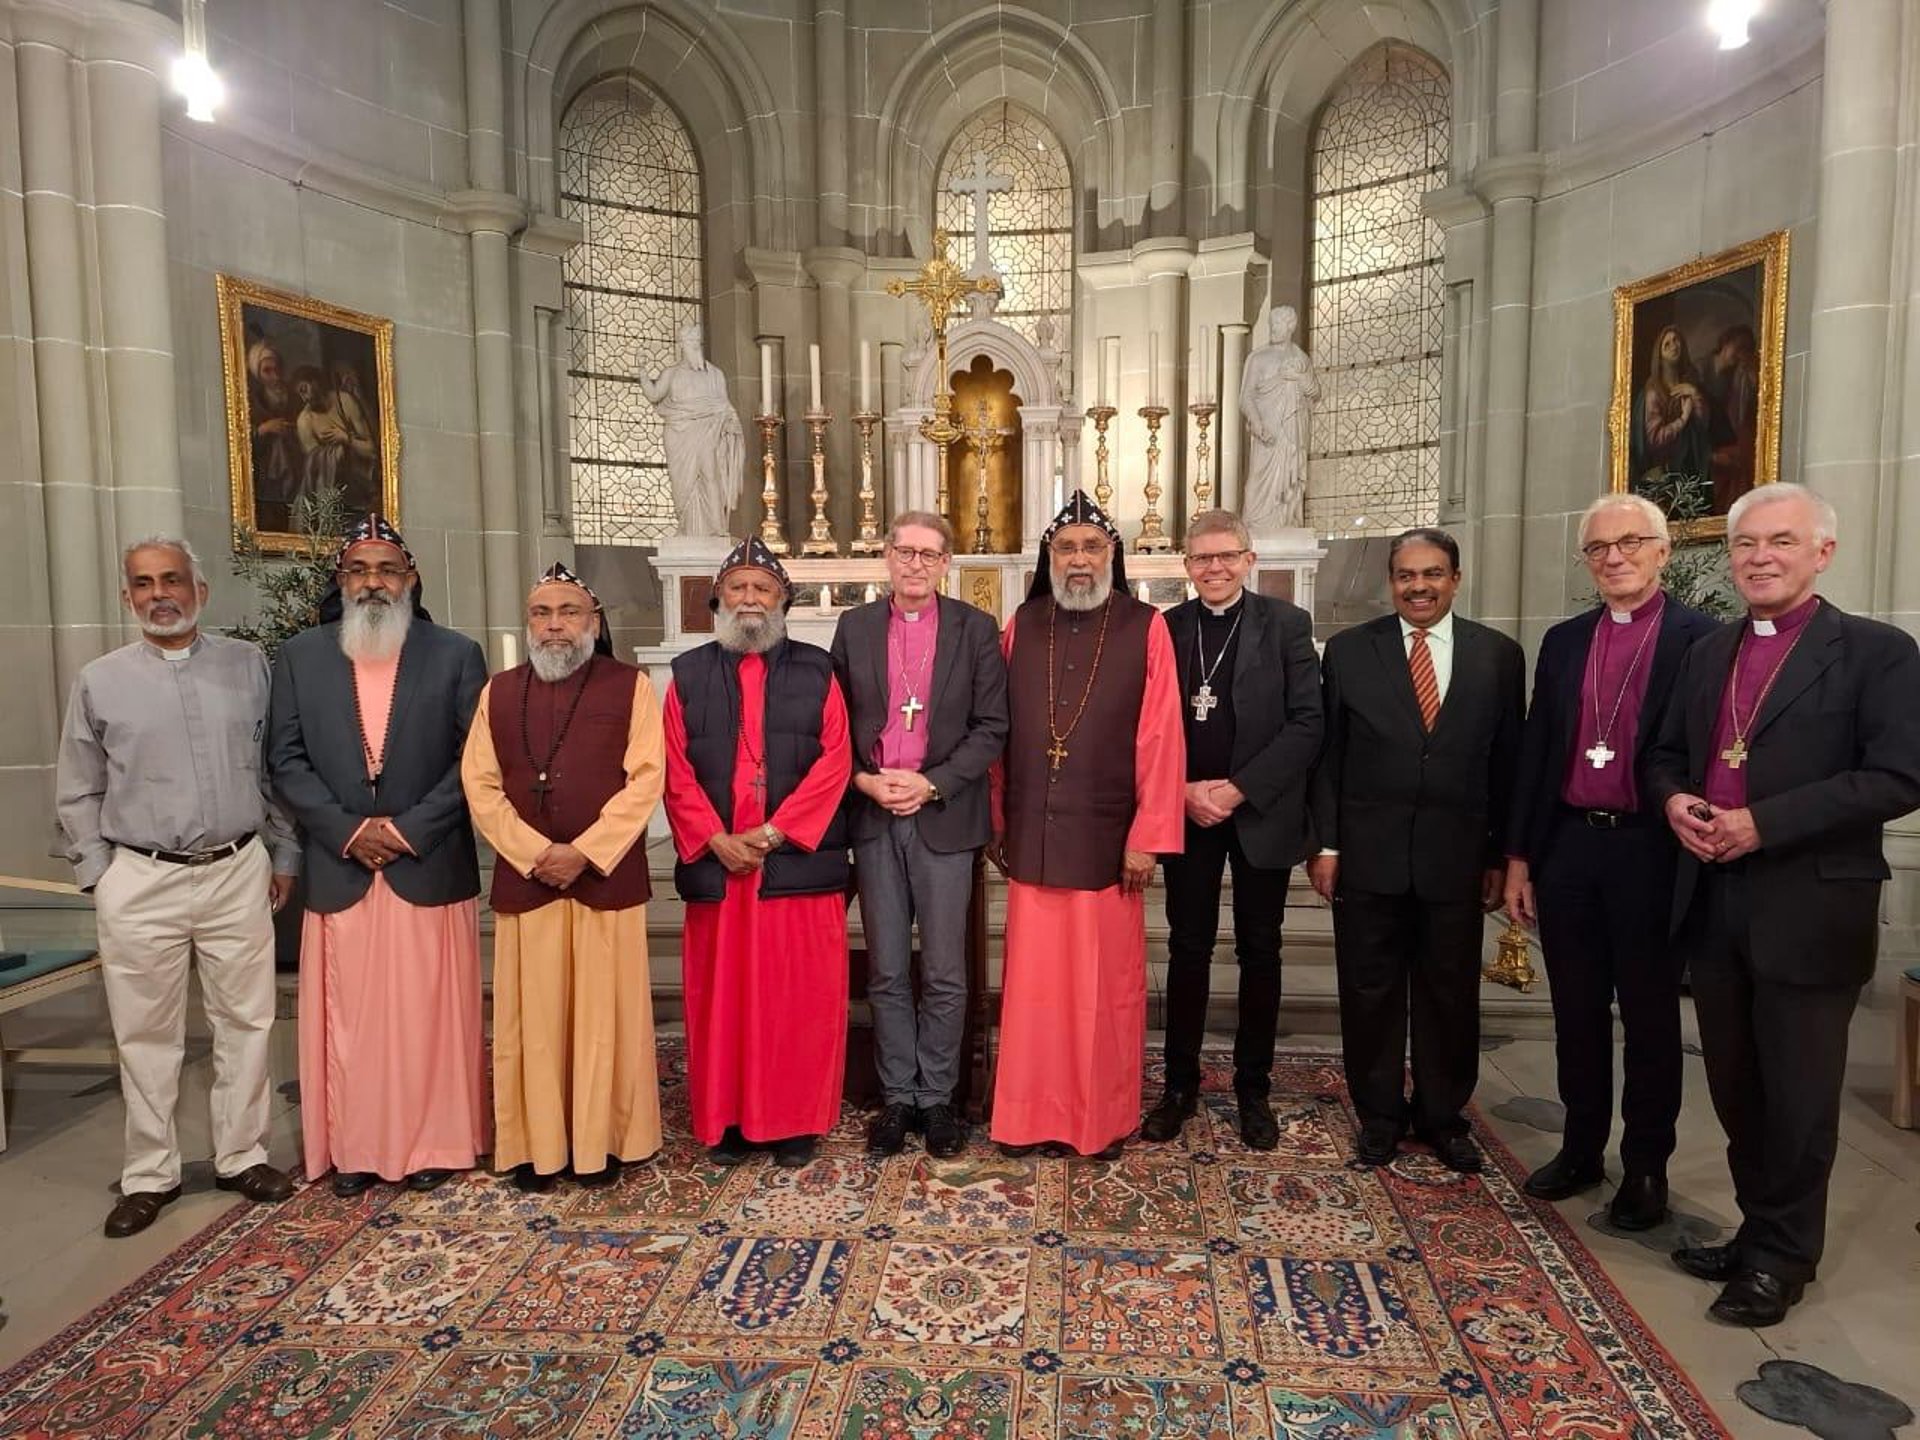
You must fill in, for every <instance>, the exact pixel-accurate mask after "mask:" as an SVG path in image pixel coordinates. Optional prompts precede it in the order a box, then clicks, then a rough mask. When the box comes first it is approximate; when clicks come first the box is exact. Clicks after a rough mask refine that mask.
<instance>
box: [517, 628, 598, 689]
mask: <svg viewBox="0 0 1920 1440" xmlns="http://www.w3.org/2000/svg"><path fill="white" fill-rule="evenodd" d="M593 641H594V632H593V631H592V630H590V629H589V630H585V631H582V632H581V633H580V634H579V635H578V636H576V637H575V638H574V639H572V640H543V639H541V638H540V636H539V635H537V634H535V633H534V629H533V627H532V626H531V625H529V626H528V627H527V663H528V664H529V665H531V666H533V673H534V674H535V675H537V676H539V677H540V678H541V679H542V680H544V681H546V682H547V683H548V684H549V685H557V684H559V683H560V682H561V681H562V680H564V679H566V678H567V677H568V676H569V675H571V674H573V673H574V672H575V671H577V670H578V669H579V668H580V667H581V666H582V665H585V664H586V663H587V662H588V661H589V660H591V659H593Z"/></svg>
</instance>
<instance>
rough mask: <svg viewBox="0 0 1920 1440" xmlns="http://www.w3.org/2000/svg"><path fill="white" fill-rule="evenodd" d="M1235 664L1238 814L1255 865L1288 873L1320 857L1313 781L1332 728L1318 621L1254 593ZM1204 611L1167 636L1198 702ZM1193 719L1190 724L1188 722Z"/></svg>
mask: <svg viewBox="0 0 1920 1440" xmlns="http://www.w3.org/2000/svg"><path fill="white" fill-rule="evenodd" d="M1245 594H1246V602H1245V603H1246V608H1245V609H1244V610H1243V611H1242V612H1241V619H1240V636H1239V639H1238V641H1237V642H1236V648H1235V652H1234V658H1233V765H1232V771H1231V773H1230V775H1229V776H1228V778H1229V779H1231V780H1232V781H1233V783H1234V784H1235V785H1237V786H1238V787H1239V788H1240V791H1241V793H1242V794H1244V795H1245V796H1246V797H1247V799H1246V803H1245V804H1243V805H1242V806H1241V807H1240V808H1239V809H1238V810H1236V811H1234V812H1233V823H1234V828H1235V830H1236V831H1237V832H1238V834H1239V837H1240V845H1241V848H1242V849H1243V850H1245V851H1246V854H1247V859H1249V860H1251V861H1252V862H1253V863H1254V864H1255V865H1258V866H1260V867H1262V868H1263V869H1268V870H1287V869H1291V868H1292V867H1293V866H1295V865H1298V864H1299V863H1300V862H1301V861H1302V860H1304V859H1306V858H1307V856H1308V855H1309V854H1310V853H1311V852H1312V850H1313V836H1312V832H1311V830H1310V828H1309V826H1308V823H1307V777H1308V776H1309V775H1311V774H1312V773H1313V762H1314V758H1315V757H1316V756H1317V755H1319V753H1320V742H1321V738H1322V737H1323V736H1324V734H1325V726H1324V724H1323V723H1322V720H1321V711H1320V656H1319V654H1318V653H1317V652H1316V651H1315V650H1314V648H1313V617H1312V616H1310V615H1308V614H1307V612H1306V611H1304V610H1302V609H1301V608H1300V607H1299V606H1298V605H1291V604H1289V603H1288V602H1286V601H1285V600H1276V599H1274V598H1273V597H1272V596H1268V595H1256V594H1255V593H1254V592H1253V591H1251V590H1248V591H1246V592H1245ZM1199 628H1200V602H1199V601H1198V600H1189V601H1187V602H1186V603H1185V604H1184V605H1176V606H1174V607H1173V608H1172V609H1171V610H1169V611H1167V633H1168V635H1169V636H1170V637H1171V638H1172V641H1173V653H1174V656H1175V659H1176V660H1177V661H1178V663H1179V666H1180V693H1181V694H1182V695H1191V694H1192V693H1193V689H1194V685H1195V683H1196V681H1195V677H1194V665H1195V660H1194V654H1193V637H1194V634H1195V632H1196V631H1198V630H1199ZM1182 718H1183V719H1184V717H1182Z"/></svg>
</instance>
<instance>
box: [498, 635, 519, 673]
mask: <svg viewBox="0 0 1920 1440" xmlns="http://www.w3.org/2000/svg"><path fill="white" fill-rule="evenodd" d="M519 663H520V637H519V636H518V635H516V634H514V633H513V632H512V631H511V630H502V631H501V632H500V668H501V669H502V670H511V669H513V667H514V666H516V665H518V664H519Z"/></svg>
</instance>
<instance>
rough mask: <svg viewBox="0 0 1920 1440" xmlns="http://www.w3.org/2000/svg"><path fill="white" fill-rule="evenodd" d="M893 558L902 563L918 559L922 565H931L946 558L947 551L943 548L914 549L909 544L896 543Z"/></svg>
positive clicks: (909, 562)
mask: <svg viewBox="0 0 1920 1440" xmlns="http://www.w3.org/2000/svg"><path fill="white" fill-rule="evenodd" d="M893 558H894V559H896V560H898V561H899V562H900V563H901V564H902V565H911V564H913V562H914V561H916V560H918V561H919V562H920V563H921V564H922V565H926V566H929V567H931V566H934V565H938V564H939V563H940V562H941V561H942V560H944V559H946V558H947V552H946V551H944V550H916V549H914V548H913V546H911V545H896V546H894V547H893Z"/></svg>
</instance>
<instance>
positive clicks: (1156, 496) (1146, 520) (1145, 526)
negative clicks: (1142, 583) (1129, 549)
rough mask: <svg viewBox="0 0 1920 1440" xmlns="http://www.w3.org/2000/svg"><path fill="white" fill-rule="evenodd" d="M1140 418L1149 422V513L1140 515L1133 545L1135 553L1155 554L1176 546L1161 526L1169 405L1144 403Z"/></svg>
mask: <svg viewBox="0 0 1920 1440" xmlns="http://www.w3.org/2000/svg"><path fill="white" fill-rule="evenodd" d="M1140 418H1141V419H1142V420H1144V421H1146V422H1147V483H1146V488H1145V494H1146V497H1147V513H1146V514H1144V515H1142V516H1141V517H1140V534H1139V535H1138V537H1136V538H1135V540H1134V542H1133V548H1134V552H1135V553H1136V554H1140V555H1152V554H1155V553H1156V552H1158V551H1161V550H1171V549H1172V548H1173V541H1172V540H1170V539H1169V538H1168V537H1167V533H1166V531H1165V530H1163V529H1161V528H1160V422H1161V421H1162V420H1164V419H1166V418H1167V407H1166V406H1164V405H1142V406H1141V407H1140Z"/></svg>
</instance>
